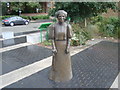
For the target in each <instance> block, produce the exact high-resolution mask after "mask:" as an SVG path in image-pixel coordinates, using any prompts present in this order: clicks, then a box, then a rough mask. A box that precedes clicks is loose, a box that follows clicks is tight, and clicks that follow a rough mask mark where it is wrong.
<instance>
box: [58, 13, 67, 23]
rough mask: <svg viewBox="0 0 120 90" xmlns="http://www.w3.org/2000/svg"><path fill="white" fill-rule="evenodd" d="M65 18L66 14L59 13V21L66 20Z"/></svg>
mask: <svg viewBox="0 0 120 90" xmlns="http://www.w3.org/2000/svg"><path fill="white" fill-rule="evenodd" d="M64 20H65V15H64V14H62V13H61V14H59V15H58V21H59V22H64Z"/></svg>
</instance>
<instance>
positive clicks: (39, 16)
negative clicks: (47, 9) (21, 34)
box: [0, 15, 49, 20]
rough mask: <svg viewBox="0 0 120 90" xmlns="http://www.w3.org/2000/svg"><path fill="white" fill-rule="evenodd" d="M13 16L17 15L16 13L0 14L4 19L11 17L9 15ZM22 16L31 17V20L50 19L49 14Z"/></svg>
mask: <svg viewBox="0 0 120 90" xmlns="http://www.w3.org/2000/svg"><path fill="white" fill-rule="evenodd" d="M12 16H16V15H6V16H0V17H1V18H2V19H5V18H9V17H12ZM21 17H22V18H24V19H29V20H37V19H49V16H48V15H38V16H23V15H22V16H21Z"/></svg>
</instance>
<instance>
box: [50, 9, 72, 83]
mask: <svg viewBox="0 0 120 90" xmlns="http://www.w3.org/2000/svg"><path fill="white" fill-rule="evenodd" d="M55 15H56V17H57V20H58V22H57V23H55V24H52V25H50V26H49V38H50V39H51V40H52V51H53V58H52V59H53V60H52V68H51V71H50V76H49V78H50V79H51V80H54V81H55V82H61V81H68V80H70V79H72V76H73V75H72V67H71V57H70V39H71V37H72V28H71V25H70V24H68V23H66V22H65V18H66V17H67V12H65V11H64V10H59V11H57V12H56V13H55Z"/></svg>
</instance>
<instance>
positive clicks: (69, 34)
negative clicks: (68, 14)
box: [68, 24, 73, 38]
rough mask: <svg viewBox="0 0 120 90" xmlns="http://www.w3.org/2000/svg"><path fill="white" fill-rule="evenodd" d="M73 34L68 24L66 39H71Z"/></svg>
mask: <svg viewBox="0 0 120 90" xmlns="http://www.w3.org/2000/svg"><path fill="white" fill-rule="evenodd" d="M72 35H73V32H72V27H71V25H70V24H68V38H72Z"/></svg>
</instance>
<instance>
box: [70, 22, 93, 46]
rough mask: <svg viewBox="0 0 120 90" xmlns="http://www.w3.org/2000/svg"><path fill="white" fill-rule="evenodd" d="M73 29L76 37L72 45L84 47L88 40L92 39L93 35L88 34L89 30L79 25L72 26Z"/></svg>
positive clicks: (73, 38)
mask: <svg viewBox="0 0 120 90" xmlns="http://www.w3.org/2000/svg"><path fill="white" fill-rule="evenodd" d="M72 29H73V32H74V35H73V37H72V40H71V45H73V46H78V45H84V44H85V42H86V41H87V40H89V39H91V35H90V34H89V33H88V31H87V28H81V27H80V25H79V24H72Z"/></svg>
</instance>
